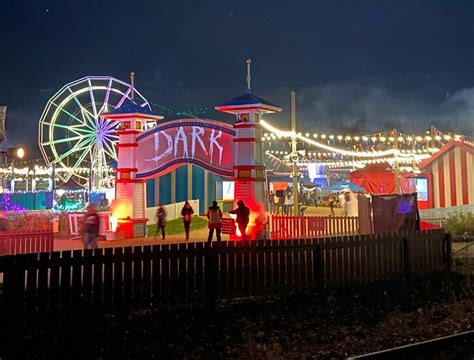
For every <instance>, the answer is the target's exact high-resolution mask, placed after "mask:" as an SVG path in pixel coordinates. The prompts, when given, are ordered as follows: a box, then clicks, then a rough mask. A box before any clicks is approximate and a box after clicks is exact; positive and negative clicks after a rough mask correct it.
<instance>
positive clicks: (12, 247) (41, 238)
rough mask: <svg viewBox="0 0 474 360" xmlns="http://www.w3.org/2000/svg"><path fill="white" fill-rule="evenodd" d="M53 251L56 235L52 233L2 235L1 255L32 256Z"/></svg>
mask: <svg viewBox="0 0 474 360" xmlns="http://www.w3.org/2000/svg"><path fill="white" fill-rule="evenodd" d="M53 250H54V234H53V233H52V232H51V231H38V232H28V233H26V232H25V233H23V232H18V233H16V232H4V233H1V234H0V255H18V254H32V253H41V252H51V251H53Z"/></svg>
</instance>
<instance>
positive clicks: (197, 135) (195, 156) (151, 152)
mask: <svg viewBox="0 0 474 360" xmlns="http://www.w3.org/2000/svg"><path fill="white" fill-rule="evenodd" d="M234 136H235V131H234V130H233V128H232V126H231V125H227V124H224V123H222V122H217V121H211V120H202V119H196V120H175V121H170V122H166V123H163V124H161V125H159V126H157V127H155V128H153V129H151V130H148V131H146V132H144V133H143V134H140V135H139V136H137V143H138V151H137V154H139V155H138V156H139V157H138V158H137V168H138V171H137V173H136V177H137V178H142V179H146V178H151V177H156V176H160V175H164V174H166V173H168V172H170V171H171V170H173V169H175V168H177V167H180V166H183V165H186V164H194V165H198V166H200V167H202V168H204V169H206V170H209V171H210V172H213V173H215V174H217V175H220V176H223V177H233V176H234V172H233V154H234V143H233V139H234Z"/></svg>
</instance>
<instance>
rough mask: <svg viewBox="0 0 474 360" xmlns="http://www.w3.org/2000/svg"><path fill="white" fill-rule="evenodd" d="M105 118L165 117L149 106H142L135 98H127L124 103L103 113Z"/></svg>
mask: <svg viewBox="0 0 474 360" xmlns="http://www.w3.org/2000/svg"><path fill="white" fill-rule="evenodd" d="M102 116H103V117H104V118H105V119H118V118H124V117H139V118H143V119H154V120H156V119H163V116H161V115H158V114H157V113H155V112H154V111H152V110H150V109H149V108H148V107H147V106H140V105H138V104H137V103H136V102H135V101H133V100H129V99H128V100H126V101H124V103H123V104H122V105H121V106H120V107H118V108H116V109H114V110H112V111H110V112H108V113H105V114H102Z"/></svg>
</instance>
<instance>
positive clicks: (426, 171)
mask: <svg viewBox="0 0 474 360" xmlns="http://www.w3.org/2000/svg"><path fill="white" fill-rule="evenodd" d="M418 167H419V168H420V170H421V171H422V172H423V176H424V177H426V179H427V181H428V206H427V207H428V208H429V209H432V208H444V207H451V206H458V205H468V204H474V144H473V143H470V142H467V141H456V140H452V141H450V142H449V143H447V144H446V145H445V146H443V147H442V148H441V149H440V150H439V151H438V152H436V153H434V154H433V156H432V157H431V158H429V159H426V160H425V161H423V162H422V163H421V164H420V165H419V166H418Z"/></svg>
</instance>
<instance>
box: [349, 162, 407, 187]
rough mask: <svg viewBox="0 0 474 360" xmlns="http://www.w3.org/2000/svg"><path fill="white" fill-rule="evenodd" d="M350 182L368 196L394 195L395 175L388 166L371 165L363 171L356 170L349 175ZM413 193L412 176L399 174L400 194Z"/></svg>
mask: <svg viewBox="0 0 474 360" xmlns="http://www.w3.org/2000/svg"><path fill="white" fill-rule="evenodd" d="M350 181H351V183H353V184H356V185H358V186H362V187H363V188H365V190H366V191H367V192H368V193H370V194H394V193H395V173H394V172H393V171H392V170H391V169H390V167H389V165H388V164H386V163H384V164H371V165H367V166H366V167H365V168H363V169H359V170H356V171H354V172H352V173H351V174H350ZM414 191H415V179H414V178H413V175H411V174H406V173H402V174H400V192H401V193H402V194H409V193H413V192H414Z"/></svg>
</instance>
